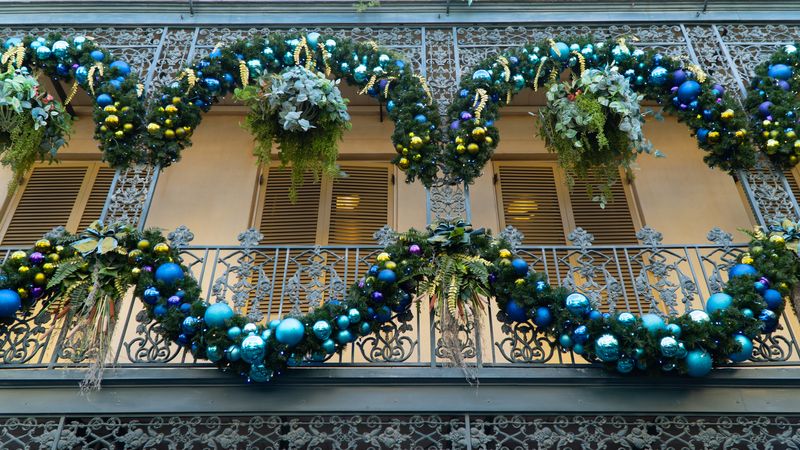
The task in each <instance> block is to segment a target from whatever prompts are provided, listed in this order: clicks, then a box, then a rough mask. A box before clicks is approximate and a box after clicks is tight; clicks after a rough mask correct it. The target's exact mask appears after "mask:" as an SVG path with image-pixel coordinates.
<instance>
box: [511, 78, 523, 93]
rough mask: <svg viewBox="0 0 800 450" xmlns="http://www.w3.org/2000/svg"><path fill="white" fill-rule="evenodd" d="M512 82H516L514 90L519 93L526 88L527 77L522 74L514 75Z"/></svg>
mask: <svg viewBox="0 0 800 450" xmlns="http://www.w3.org/2000/svg"><path fill="white" fill-rule="evenodd" d="M512 81H513V82H514V89H516V90H517V91H519V90H522V88H524V87H525V77H523V76H522V75H520V74H516V75H514V77H513V78H512Z"/></svg>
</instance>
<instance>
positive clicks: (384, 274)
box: [378, 269, 397, 284]
mask: <svg viewBox="0 0 800 450" xmlns="http://www.w3.org/2000/svg"><path fill="white" fill-rule="evenodd" d="M378 281H381V282H383V283H389V284H391V283H394V282H395V281H397V274H395V273H394V271H393V270H389V269H383V270H381V271H380V272H379V273H378Z"/></svg>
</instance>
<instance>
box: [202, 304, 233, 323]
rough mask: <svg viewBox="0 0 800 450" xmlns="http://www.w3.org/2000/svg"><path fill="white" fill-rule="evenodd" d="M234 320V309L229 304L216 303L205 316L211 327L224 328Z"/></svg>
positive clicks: (208, 309) (207, 310)
mask: <svg viewBox="0 0 800 450" xmlns="http://www.w3.org/2000/svg"><path fill="white" fill-rule="evenodd" d="M232 318H233V309H231V307H230V306H228V304H227V303H214V304H212V305H210V306H209V307H208V308H206V312H205V314H204V315H203V320H205V322H206V325H208V326H209V327H224V326H225V323H226V322H227V321H229V320H230V319H232Z"/></svg>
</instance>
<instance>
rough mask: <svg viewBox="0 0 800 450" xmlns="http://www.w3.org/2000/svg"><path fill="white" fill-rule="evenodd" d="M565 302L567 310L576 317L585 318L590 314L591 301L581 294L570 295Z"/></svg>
mask: <svg viewBox="0 0 800 450" xmlns="http://www.w3.org/2000/svg"><path fill="white" fill-rule="evenodd" d="M564 302H565V306H566V307H567V310H568V311H569V312H570V313H571V314H572V315H575V316H583V315H585V314H586V313H588V312H589V309H590V308H591V303H590V302H589V299H588V298H587V297H586V296H585V295H583V294H581V293H579V292H573V293H572V294H569V295H568V296H567V298H566V300H565V301H564Z"/></svg>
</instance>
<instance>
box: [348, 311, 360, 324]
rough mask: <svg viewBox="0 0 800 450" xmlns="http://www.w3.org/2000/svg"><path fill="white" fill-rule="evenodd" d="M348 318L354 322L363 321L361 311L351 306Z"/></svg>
mask: <svg viewBox="0 0 800 450" xmlns="http://www.w3.org/2000/svg"><path fill="white" fill-rule="evenodd" d="M347 320H349V321H350V323H353V324H355V323H358V322H361V311H359V310H358V309H356V308H351V309H350V310H349V311H347Z"/></svg>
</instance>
